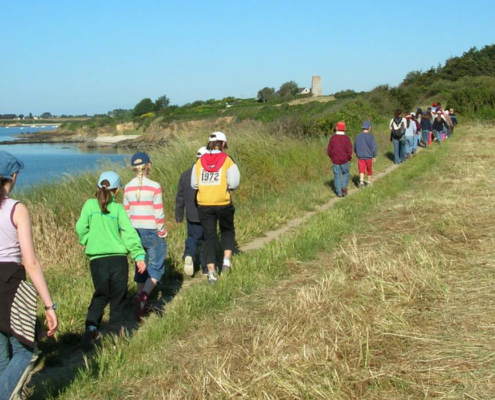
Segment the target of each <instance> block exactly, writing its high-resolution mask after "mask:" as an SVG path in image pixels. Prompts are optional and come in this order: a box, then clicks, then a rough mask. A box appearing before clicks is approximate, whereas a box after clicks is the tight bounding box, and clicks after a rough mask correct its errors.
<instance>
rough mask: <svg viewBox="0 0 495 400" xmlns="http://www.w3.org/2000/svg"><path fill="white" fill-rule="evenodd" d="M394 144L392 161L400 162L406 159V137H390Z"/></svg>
mask: <svg viewBox="0 0 495 400" xmlns="http://www.w3.org/2000/svg"><path fill="white" fill-rule="evenodd" d="M392 142H393V144H394V163H395V164H400V163H401V162H404V161H406V139H405V137H404V136H403V137H402V139H392Z"/></svg>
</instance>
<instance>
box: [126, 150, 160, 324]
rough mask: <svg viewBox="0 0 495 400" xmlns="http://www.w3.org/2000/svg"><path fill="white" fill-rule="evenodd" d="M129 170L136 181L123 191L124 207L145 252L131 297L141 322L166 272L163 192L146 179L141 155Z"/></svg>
mask: <svg viewBox="0 0 495 400" xmlns="http://www.w3.org/2000/svg"><path fill="white" fill-rule="evenodd" d="M131 167H132V170H133V171H134V172H135V174H136V177H135V178H134V179H132V180H131V181H130V182H129V183H128V184H127V185H126V186H125V189H124V207H125V209H126V211H127V214H128V215H129V218H130V219H131V223H132V226H134V228H136V230H137V232H138V234H139V236H140V238H141V243H142V245H143V247H144V249H145V251H146V265H147V267H148V268H147V269H146V271H145V272H144V273H139V272H138V271H137V270H136V273H135V275H134V281H135V282H136V283H137V289H138V294H137V295H136V296H135V297H134V316H135V318H136V320H137V321H138V322H140V321H141V320H142V319H143V317H144V316H145V314H146V313H147V312H148V310H149V307H148V297H149V294H150V293H151V291H152V290H153V289H154V288H155V286H156V284H157V283H158V282H159V281H160V279H161V277H162V276H163V273H164V272H165V256H166V255H167V242H166V241H165V240H163V239H164V238H165V237H166V236H167V230H166V229H165V214H164V212H163V201H162V188H161V186H160V184H159V183H158V182H155V181H152V180H151V179H149V178H148V174H149V172H150V169H151V160H150V157H149V156H148V155H147V154H146V153H143V152H139V153H136V154H134V155H133V156H132V158H131Z"/></svg>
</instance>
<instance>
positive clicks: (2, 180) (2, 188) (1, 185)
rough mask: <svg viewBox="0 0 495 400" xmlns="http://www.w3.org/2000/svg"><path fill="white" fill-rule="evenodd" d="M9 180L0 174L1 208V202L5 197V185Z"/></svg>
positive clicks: (1, 202) (0, 202) (0, 206)
mask: <svg viewBox="0 0 495 400" xmlns="http://www.w3.org/2000/svg"><path fill="white" fill-rule="evenodd" d="M9 181H10V179H5V178H4V177H3V176H0V208H2V204H3V202H4V200H5V199H6V198H7V191H6V190H5V185H6V184H7V182H9Z"/></svg>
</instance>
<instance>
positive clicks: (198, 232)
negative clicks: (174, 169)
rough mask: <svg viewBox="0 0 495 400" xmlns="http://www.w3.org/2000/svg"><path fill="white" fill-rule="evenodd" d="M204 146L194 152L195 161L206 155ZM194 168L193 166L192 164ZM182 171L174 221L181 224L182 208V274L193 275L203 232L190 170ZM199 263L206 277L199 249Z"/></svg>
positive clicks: (206, 270) (203, 261)
mask: <svg viewBox="0 0 495 400" xmlns="http://www.w3.org/2000/svg"><path fill="white" fill-rule="evenodd" d="M206 152H207V150H206V146H203V147H201V148H199V149H198V151H197V152H196V161H197V160H198V159H200V158H201V157H202V156H203V155H204V154H206ZM193 166H194V164H193ZM193 166H191V168H189V169H188V170H186V171H184V172H183V173H182V175H181V177H180V180H179V187H178V189H177V196H176V197H175V221H176V222H177V223H178V224H181V223H182V221H184V208H185V209H186V221H187V238H186V242H185V244H184V255H183V257H182V259H183V260H184V272H185V274H186V275H189V276H193V275H194V262H195V261H196V259H197V257H196V255H197V253H198V248H200V247H201V245H202V243H203V239H204V230H203V226H202V225H201V222H200V221H199V216H198V205H197V204H196V194H197V192H198V191H197V190H194V189H193V188H192V187H191V173H192V169H193ZM199 261H200V263H201V267H202V268H203V274H204V275H208V269H207V268H206V263H205V260H204V251H203V249H201V252H200V255H199Z"/></svg>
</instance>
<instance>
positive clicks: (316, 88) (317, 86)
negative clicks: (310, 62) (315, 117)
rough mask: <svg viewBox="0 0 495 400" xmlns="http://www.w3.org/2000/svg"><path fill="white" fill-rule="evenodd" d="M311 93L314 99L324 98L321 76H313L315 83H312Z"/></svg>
mask: <svg viewBox="0 0 495 400" xmlns="http://www.w3.org/2000/svg"><path fill="white" fill-rule="evenodd" d="M311 93H312V94H313V97H320V96H323V92H322V90H321V76H313V81H312V82H311Z"/></svg>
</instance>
